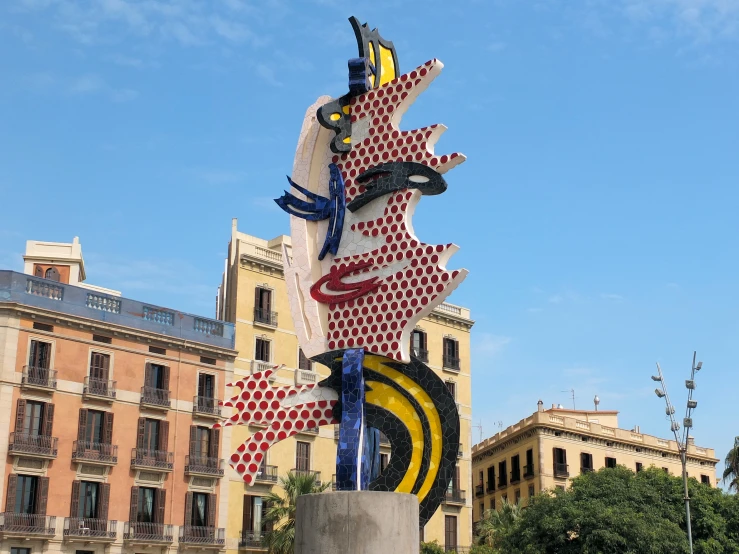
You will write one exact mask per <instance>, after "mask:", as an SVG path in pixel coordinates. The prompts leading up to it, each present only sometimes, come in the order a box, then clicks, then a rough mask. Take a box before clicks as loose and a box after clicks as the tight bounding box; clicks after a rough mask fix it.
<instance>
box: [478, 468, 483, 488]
mask: <svg viewBox="0 0 739 554" xmlns="http://www.w3.org/2000/svg"><path fill="white" fill-rule="evenodd" d="M479 476H480V484H481V485H482V483H483V477H482V471H481V472H480V473H479Z"/></svg>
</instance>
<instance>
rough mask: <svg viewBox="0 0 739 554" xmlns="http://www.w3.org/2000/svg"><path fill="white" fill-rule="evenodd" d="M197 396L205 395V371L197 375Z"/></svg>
mask: <svg viewBox="0 0 739 554" xmlns="http://www.w3.org/2000/svg"><path fill="white" fill-rule="evenodd" d="M198 396H201V397H202V396H205V373H201V374H199V375H198Z"/></svg>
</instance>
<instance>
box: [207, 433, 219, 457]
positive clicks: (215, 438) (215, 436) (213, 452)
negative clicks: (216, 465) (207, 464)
mask: <svg viewBox="0 0 739 554" xmlns="http://www.w3.org/2000/svg"><path fill="white" fill-rule="evenodd" d="M208 447H209V448H210V452H209V453H208V456H210V457H211V458H218V455H219V453H220V449H221V430H220V429H211V430H210V444H209V445H208Z"/></svg>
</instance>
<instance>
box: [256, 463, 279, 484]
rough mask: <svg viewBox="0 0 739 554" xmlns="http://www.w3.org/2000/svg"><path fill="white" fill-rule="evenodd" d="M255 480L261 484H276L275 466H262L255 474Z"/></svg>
mask: <svg viewBox="0 0 739 554" xmlns="http://www.w3.org/2000/svg"><path fill="white" fill-rule="evenodd" d="M256 480H257V481H259V482H261V483H276V482H277V466H268V465H262V466H260V468H259V471H258V472H257V476H256Z"/></svg>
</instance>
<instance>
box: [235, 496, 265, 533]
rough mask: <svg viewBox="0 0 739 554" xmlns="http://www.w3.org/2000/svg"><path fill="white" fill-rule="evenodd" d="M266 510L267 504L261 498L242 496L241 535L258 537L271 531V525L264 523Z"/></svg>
mask: <svg viewBox="0 0 739 554" xmlns="http://www.w3.org/2000/svg"><path fill="white" fill-rule="evenodd" d="M267 508H268V505H267V502H265V500H264V499H263V498H262V497H261V496H244V512H243V515H242V517H243V520H242V527H241V529H242V534H243V535H253V536H255V537H260V536H261V535H262V534H264V533H267V532H268V531H270V530H271V525H267V524H266V523H265V520H266V519H267V518H266V517H265V516H266V513H267Z"/></svg>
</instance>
